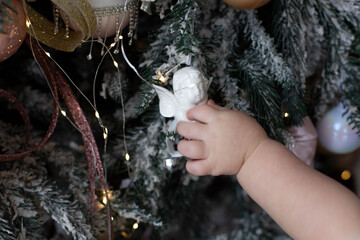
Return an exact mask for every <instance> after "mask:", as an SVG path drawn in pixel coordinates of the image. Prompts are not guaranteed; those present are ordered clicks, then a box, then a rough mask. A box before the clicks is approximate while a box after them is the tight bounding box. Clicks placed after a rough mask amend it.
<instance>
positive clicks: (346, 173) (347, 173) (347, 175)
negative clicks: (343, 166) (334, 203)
mask: <svg viewBox="0 0 360 240" xmlns="http://www.w3.org/2000/svg"><path fill="white" fill-rule="evenodd" d="M350 178H351V172H350V171H349V170H344V171H343V172H342V173H341V179H342V180H345V181H346V180H349V179H350Z"/></svg>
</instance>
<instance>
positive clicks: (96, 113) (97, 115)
mask: <svg viewBox="0 0 360 240" xmlns="http://www.w3.org/2000/svg"><path fill="white" fill-rule="evenodd" d="M95 117H96V118H97V119H99V118H100V114H99V112H98V111H96V112H95Z"/></svg>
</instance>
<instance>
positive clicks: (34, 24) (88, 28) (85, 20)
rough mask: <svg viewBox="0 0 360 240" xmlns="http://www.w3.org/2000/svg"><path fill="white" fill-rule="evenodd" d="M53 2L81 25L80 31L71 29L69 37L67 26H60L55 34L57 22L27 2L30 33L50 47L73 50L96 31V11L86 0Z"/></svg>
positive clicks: (58, 0) (56, 0)
mask: <svg viewBox="0 0 360 240" xmlns="http://www.w3.org/2000/svg"><path fill="white" fill-rule="evenodd" d="M52 2H53V3H54V4H56V5H57V7H58V8H60V9H61V10H62V11H64V12H65V13H66V14H67V15H68V16H69V18H70V19H71V20H72V21H73V22H74V23H75V24H77V25H78V26H79V29H80V31H79V32H75V31H72V30H69V33H68V37H64V36H65V35H66V30H65V28H59V32H58V33H57V34H55V33H54V28H55V23H53V22H51V21H49V20H47V19H46V18H45V17H44V16H42V15H41V14H40V13H38V12H37V11H36V10H35V9H33V8H32V7H30V5H29V4H26V5H25V9H26V12H27V16H28V18H29V20H30V23H31V24H30V25H29V27H28V33H29V34H30V35H31V36H32V37H34V38H35V39H37V40H39V41H40V42H42V43H44V44H45V45H47V46H49V47H52V48H54V49H56V50H61V51H66V52H72V51H74V50H75V48H77V47H78V46H79V45H81V43H82V42H83V41H86V40H87V39H88V38H89V37H90V36H91V35H92V34H93V33H94V32H95V31H96V27H97V22H96V16H95V13H94V11H93V9H92V7H91V5H90V4H89V3H88V2H87V1H86V0H52Z"/></svg>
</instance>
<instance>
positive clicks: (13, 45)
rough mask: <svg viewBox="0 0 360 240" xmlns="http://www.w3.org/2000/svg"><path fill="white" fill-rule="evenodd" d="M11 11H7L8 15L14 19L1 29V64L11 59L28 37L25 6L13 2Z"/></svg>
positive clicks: (14, 0)
mask: <svg viewBox="0 0 360 240" xmlns="http://www.w3.org/2000/svg"><path fill="white" fill-rule="evenodd" d="M11 3H12V5H11V7H12V8H13V9H14V10H15V11H16V12H14V11H13V10H11V9H9V8H8V9H6V12H7V15H8V16H9V17H10V18H11V19H12V20H11V21H10V22H9V24H2V25H1V26H0V27H1V29H2V31H3V32H4V33H0V62H2V61H5V60H6V59H8V58H9V57H11V56H12V55H13V54H14V53H15V52H16V51H17V50H18V49H19V47H20V46H21V44H22V43H23V41H24V38H25V35H26V15H25V11H24V8H23V6H22V5H21V4H20V3H19V2H18V1H17V0H11Z"/></svg>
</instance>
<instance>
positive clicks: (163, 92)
mask: <svg viewBox="0 0 360 240" xmlns="http://www.w3.org/2000/svg"><path fill="white" fill-rule="evenodd" d="M153 86H154V88H155V90H156V93H157V94H158V96H159V99H160V103H159V107H160V114H161V115H162V116H164V117H168V118H169V117H175V122H176V123H177V122H178V121H189V120H188V119H187V117H186V112H187V110H189V109H190V108H192V107H195V106H196V105H199V104H203V103H206V101H207V99H208V95H207V91H208V88H209V86H210V81H209V80H208V79H206V78H205V77H204V75H203V74H202V73H201V72H200V71H199V70H197V69H196V68H194V67H184V68H182V69H180V70H178V71H176V72H175V74H174V76H173V93H172V92H170V91H169V90H167V89H165V88H163V87H160V86H157V85H153Z"/></svg>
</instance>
